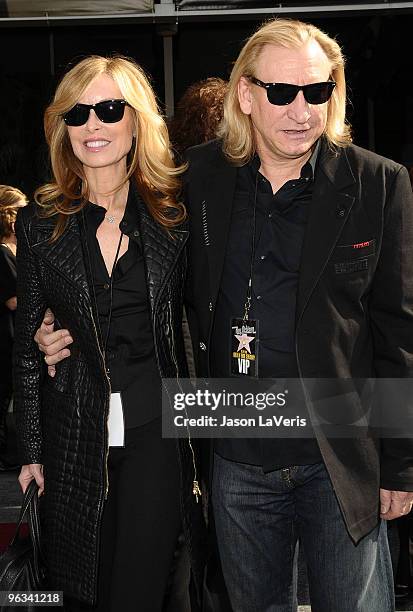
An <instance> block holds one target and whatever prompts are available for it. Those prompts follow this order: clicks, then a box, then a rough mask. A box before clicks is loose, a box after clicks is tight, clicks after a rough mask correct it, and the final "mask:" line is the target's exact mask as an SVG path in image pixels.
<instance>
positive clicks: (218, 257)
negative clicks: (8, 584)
mask: <svg viewBox="0 0 413 612" xmlns="http://www.w3.org/2000/svg"><path fill="white" fill-rule="evenodd" d="M344 64H345V62H344V57H343V53H342V50H341V48H340V46H339V45H338V43H337V42H336V41H335V40H334V39H332V38H331V37H330V36H329V35H328V34H326V33H325V32H323V31H321V30H320V29H319V28H317V27H315V26H313V25H311V24H307V23H303V22H300V21H294V20H287V19H275V20H272V21H269V22H268V23H266V24H264V25H263V26H261V27H260V28H259V29H258V30H257V31H256V32H255V33H254V34H252V36H251V37H250V38H249V40H247V41H246V43H245V45H244V46H243V48H242V50H241V52H240V54H239V56H238V58H237V60H236V62H235V64H234V66H233V69H232V72H231V76H230V79H229V82H228V83H226V82H225V81H223V80H221V79H207V80H205V81H202V82H200V83H198V84H195V85H193V86H191V87H190V88H189V90H188V91H187V92H186V93H185V95H184V96H183V98H182V100H181V102H180V104H179V105H178V107H177V114H176V117H175V119H174V121H173V122H172V124H171V125H170V126H169V130H168V126H167V124H166V122H165V120H164V119H163V117H162V113H161V111H160V109H159V106H158V104H157V102H156V98H155V95H154V92H153V90H152V88H151V85H150V82H149V80H148V78H147V76H146V75H145V73H144V71H143V70H142V68H141V67H140V66H139V65H137V64H136V62H134V61H133V60H131V59H127V58H124V57H121V56H114V57H110V58H105V57H101V56H90V57H87V58H84V59H83V60H81V61H79V62H78V63H77V64H76V65H75V66H74V67H72V68H71V69H70V70H69V71H68V72H67V73H66V74H65V75H64V77H63V78H62V80H61V81H60V83H59V85H58V87H57V89H56V92H55V95H54V97H53V100H52V101H51V103H50V104H49V106H48V107H47V109H46V111H45V115H44V128H45V136H46V141H47V144H48V147H49V153H50V162H51V171H52V178H51V180H50V181H49V182H48V183H46V184H45V185H42V186H41V187H40V188H39V189H37V191H36V193H35V195H34V199H33V201H32V202H31V203H30V204H28V205H27V200H26V197H25V196H24V195H23V194H22V193H21V192H19V191H18V190H16V189H13V188H9V187H2V188H1V189H0V234H1V242H2V246H1V250H0V265H1V269H0V273H1V283H2V284H1V289H0V296H1V302H2V305H1V308H2V310H1V317H2V319H1V321H2V330H1V334H2V343H1V346H2V353H1V355H2V356H1V358H2V365H3V368H2V371H4V372H6V373H7V376H6V378H5V380H6V379H7V380H6V384H5V385H4V392H3V379H2V386H1V389H2V397H1V404H0V444H1V446H0V452H3V450H4V447H5V440H6V424H5V423H6V420H5V417H6V414H7V412H8V407H9V403H10V397H11V392H12V383H11V349H10V347H11V345H12V329H13V323H14V317H15V337H14V353H13V354H14V357H13V362H14V378H13V382H14V391H13V413H14V416H15V419H16V428H17V441H18V450H19V460H20V462H21V466H22V467H21V471H20V475H19V482H20V485H21V488H22V490H23V491H25V489H26V487H27V485H28V484H29V482H30V481H31V480H33V479H35V480H36V482H37V484H38V486H39V493H40V495H41V514H42V527H43V548H44V553H45V558H46V561H47V585H46V586H47V588H48V589H51V590H62V591H63V592H64V596H65V603H64V606H65V608H64V609H65V610H68V611H74V612H75V611H78V610H95V611H99V612H103V611H104V612H118V611H119V610H122V611H124V612H129V611H131V612H132V611H136V610H142V611H145V612H156V611H159V612H160V611H161V610H168V611H170V612H185V611H190V610H193V611H196V610H203V611H204V612H205V611H206V610H209V611H210V612H214V611H216V612H220V611H225V610H228V611H230V610H233V611H234V612H244V611H245V612H264V611H268V612H291V611H292V610H294V609H296V607H297V593H296V557H297V555H296V552H297V545H298V542H299V543H300V546H302V547H303V549H304V553H305V557H306V561H307V566H308V581H309V588H310V597H311V605H312V610H313V612H372V611H373V610H374V612H393V611H394V609H395V607H394V606H395V604H394V601H395V599H394V585H393V573H392V564H391V558H390V552H389V545H388V540H387V530H386V521H389V520H392V519H397V518H399V517H407V515H408V514H409V512H410V510H411V507H412V504H413V460H412V457H413V442H412V439H411V438H410V437H404V438H396V439H392V438H385V439H377V437H375V436H374V435H370V434H369V433H367V435H365V436H364V437H363V436H362V437H360V436H353V437H337V436H334V435H333V436H328V435H326V434H325V432H324V430H323V429H322V427H320V426H319V425H318V424H317V419H316V418H315V417H316V416H317V413H316V406H317V405H318V404H319V403H320V402H321V403H323V405H324V406H325V405H326V403H327V406H329V407H330V408H329V409H330V410H334V404H333V403H332V399H331V397H332V391H331V387H329V388H328V389H327V390H325V387H324V386H323V385H321V386H318V385H317V384H308V383H307V381H308V380H319V379H320V380H322V379H323V380H325V379H328V380H330V381H343V380H345V381H351V393H347V394H346V398H345V400H346V402H347V404H346V410H348V411H350V412H351V413H352V414H353V413H354V414H355V413H357V409H358V406H359V395H360V389H359V388H358V382H357V381H358V380H360V379H366V378H368V379H370V378H371V379H373V378H394V379H399V378H406V377H407V378H409V377H411V376H412V374H413V194H412V189H411V185H410V181H409V175H408V172H407V171H406V169H405V168H404V167H402V166H401V165H399V164H397V163H395V162H393V161H391V160H388V159H385V158H383V157H380V156H378V155H376V154H375V153H372V152H370V151H367V150H364V149H361V148H360V147H357V146H356V145H355V144H353V143H352V138H351V127H350V125H349V123H348V121H347V119H346V81H345V65H344ZM194 145H197V146H194ZM188 147H190V148H189V149H188ZM20 208H21V210H19V211H18V209H20ZM17 213H18V214H17ZM16 216H17V219H16ZM16 242H17V289H16V284H15V283H16V261H15V257H16ZM16 296H17V297H16ZM184 310H185V314H186V316H185V317H184ZM184 318H185V320H187V325H186V326H185V327H184V329H183V325H182V322H183V319H184ZM242 325H245V326H246V327H248V330H250V331H249V334H250V336H249V344H250V345H252V346H253V348H252V349H251V346H250V348H248V351H249V353H250V354H251V350H252V352H253V356H254V360H253V361H254V366H253V367H252V368H249V369H248V368H246V369H245V370H243V371H239V372H238V377H239V378H243V379H244V383H247V384H254V380H253V379H267V378H268V379H300V380H301V381H302V391H301V392H300V394H299V398H298V401H299V402H300V403H301V405H302V406H303V407H304V409H305V414H306V416H307V417H308V420H309V423H310V424H311V425H310V427H311V435H310V436H307V437H305V438H303V437H298V436H297V437H290V438H284V439H281V438H267V439H260V438H248V437H244V438H223V439H216V440H195V439H194V438H192V437H191V436H190V435H188V436H187V437H186V438H179V439H173V438H166V437H162V379H167V378H178V379H179V378H187V377H188V376H189V370H188V361H189V362H190V366H191V368H190V369H191V374H196V376H197V377H200V378H203V379H208V378H216V379H230V378H231V377H233V376H234V367H233V360H234V359H235V357H234V355H237V354H238V353H236V352H235V353H234V352H233V351H232V350H231V346H232V340H231V339H232V336H233V329H234V328H236V327H237V326H242ZM3 334H4V335H3ZM3 337H4V339H5V342H3ZM5 347H7V350H6V348H5ZM238 350H239V349H238ZM188 355H189V359H188ZM329 402H330V403H329ZM407 409H408V407H406V410H407ZM189 433H190V432H189ZM0 460H1V463H0V468H2V467H3V468H4V469H11V468H12V467H13V466H8V465H7V461H6V460H5V459H3V456H2V455H1V456H0ZM408 537H409V536H408V535H407V538H408ZM326 585H328V586H326Z"/></svg>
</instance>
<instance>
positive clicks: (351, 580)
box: [212, 454, 394, 612]
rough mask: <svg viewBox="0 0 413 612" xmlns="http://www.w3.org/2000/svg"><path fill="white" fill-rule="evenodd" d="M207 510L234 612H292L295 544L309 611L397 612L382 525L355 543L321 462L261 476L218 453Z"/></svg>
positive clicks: (258, 470) (254, 468)
mask: <svg viewBox="0 0 413 612" xmlns="http://www.w3.org/2000/svg"><path fill="white" fill-rule="evenodd" d="M212 505H213V510H214V517H215V523H216V532H217V539H218V548H219V553H220V557H221V562H222V567H223V572H224V578H225V583H226V586H227V589H228V593H229V597H230V600H231V605H232V607H233V610H234V612H293V611H294V612H295V611H296V610H297V601H296V584H295V583H296V576H295V571H296V570H295V566H296V562H295V557H296V549H297V539H299V541H300V545H301V546H303V548H304V553H305V557H306V560H307V566H308V579H309V588H310V599H311V606H312V612H394V594H393V575H392V566H391V560H390V551H389V546H388V541H387V529H386V524H385V523H384V522H381V523H379V524H378V526H377V527H376V528H375V529H374V530H373V531H371V532H370V533H369V534H368V535H366V536H365V537H364V538H363V539H362V540H361V541H360V542H359V543H358V544H357V545H354V543H353V541H352V540H351V538H350V536H349V534H348V532H347V530H346V526H345V523H344V520H343V517H342V514H341V511H340V507H339V504H338V502H337V498H336V496H335V493H334V490H333V487H332V485H331V481H330V478H329V476H328V473H327V470H326V468H325V467H324V464H323V463H316V464H314V465H300V466H292V467H290V468H286V469H281V470H275V471H273V472H269V473H264V472H263V470H262V468H261V467H257V466H253V465H247V464H242V463H236V462H234V461H228V460H226V459H223V458H222V457H220V456H218V455H216V454H215V459H214V475H213V483H212Z"/></svg>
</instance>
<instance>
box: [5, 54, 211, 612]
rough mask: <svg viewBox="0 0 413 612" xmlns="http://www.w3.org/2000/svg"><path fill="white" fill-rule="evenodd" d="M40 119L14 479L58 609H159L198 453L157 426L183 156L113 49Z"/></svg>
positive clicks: (182, 371) (22, 265) (135, 70)
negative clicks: (40, 342)
mask: <svg viewBox="0 0 413 612" xmlns="http://www.w3.org/2000/svg"><path fill="white" fill-rule="evenodd" d="M44 124H45V133H46V138H47V142H48V145H49V148H50V157H51V165H52V170H53V180H52V181H51V182H50V183H48V184H47V185H44V186H43V187H42V188H40V189H39V190H38V191H37V193H36V196H35V203H33V204H30V205H29V206H28V207H27V209H26V210H25V211H24V212H23V214H21V215H19V218H18V221H17V233H18V236H19V241H20V245H19V247H20V248H19V253H18V272H19V277H18V280H19V282H18V300H19V311H18V316H17V323H16V359H15V361H16V364H15V365H16V368H15V383H16V389H17V392H16V411H17V418H18V437H19V443H20V447H21V453H22V463H23V467H22V470H21V474H20V477H19V480H20V484H21V486H22V488H23V490H24V489H25V488H26V486H27V484H28V482H30V480H31V479H33V478H35V479H36V481H37V483H38V484H39V487H40V490H41V491H43V492H44V496H43V520H44V530H43V533H44V547H45V553H46V559H47V564H48V571H49V586H50V588H53V589H60V590H63V591H64V594H65V596H66V599H65V602H66V607H67V609H70V610H72V609H74V610H77V609H79V608H81V609H83V607H81V606H83V605H85V604H86V606H87V608H86V609H89V607H90V606H93V607H92V609H94V610H99V611H101V610H108V611H113V612H115V611H116V612H117V611H119V610H122V612H127V611H129V610H130V611H132V610H134V611H135V610H148V611H149V610H150V611H151V612H152V611H153V612H155V611H157V610H161V609H163V606H166V605H167V604H168V597H169V600H170V599H171V597H172V595H171V592H172V591H174V592H175V593H176V592H178V591H179V592H180V593H181V597H180V598H178V600H175V601H174V604H173V609H174V610H186V609H188V606H189V597H188V588H187V585H188V582H189V575H186V574H185V572H184V573H183V576H184V577H183V578H182V581H183V584H179V585H178V587H176V584H175V585H172V586H171V583H172V582H173V581H172V577H171V575H172V561H173V558H174V554H175V552H176V550H177V542H178V537H179V536H180V534H181V531H182V530H183V531H184V536H185V540H186V541H188V540H189V538H191V543H192V547H191V550H192V551H196V549H197V546H196V537H197V535H198V533H199V531H198V530H197V529H196V528H195V525H194V521H198V518H199V514H198V510H199V507H200V504H198V505H197V504H196V502H197V499H196V497H195V496H194V495H193V489H195V491H196V492H197V487H196V484H197V483H196V472H195V470H196V463H195V455H194V452H193V447H192V444H190V443H188V441H182V443H181V442H178V441H176V440H172V439H162V436H161V377H171V376H173V377H175V376H178V375H179V376H185V375H186V363H185V358H184V349H183V342H182V335H181V316H182V293H183V291H182V288H183V281H184V276H185V243H186V240H187V231H186V229H185V224H184V222H185V216H186V215H185V209H184V207H183V205H182V204H181V203H180V202H179V199H178V197H179V196H178V194H179V189H180V181H179V175H180V174H181V172H182V170H183V168H182V167H180V168H175V167H174V163H173V160H172V157H171V154H170V151H169V140H168V135H167V130H166V126H165V123H164V121H163V119H162V118H161V116H160V114H159V110H158V108H157V104H156V101H155V97H154V94H153V91H152V89H151V87H150V85H149V82H148V80H147V78H146V76H145V75H144V73H143V71H142V70H141V68H140V67H139V66H137V65H136V64H135V63H134V62H133V61H131V60H128V59H125V58H122V57H114V58H109V59H108V58H103V57H99V56H92V57H88V58H86V59H84V60H82V61H81V62H80V63H79V64H77V65H76V66H75V67H74V68H72V69H71V70H70V71H69V72H68V73H67V74H66V76H65V77H64V78H63V80H62V81H61V83H60V85H59V86H58V88H57V90H56V93H55V96H54V100H53V102H52V103H51V104H50V106H49V107H48V108H47V109H46V112H45V120H44ZM46 307H50V308H51V309H52V311H53V313H54V315H55V327H56V328H57V331H55V332H54V334H55V336H53V337H56V338H57V337H60V338H62V337H64V338H67V339H68V342H69V343H70V349H69V348H67V349H66V350H67V351H68V352H69V351H70V356H69V357H68V358H67V359H65V360H64V361H63V362H62V363H60V364H58V365H57V366H56V371H55V376H54V377H52V378H51V377H49V376H45V371H44V370H45V367H46V365H45V363H44V361H42V360H40V359H39V352H38V349H37V346H36V345H35V343H34V342H33V336H34V333H35V331H36V330H37V328H38V327H39V325H40V323H41V321H42V319H43V316H44V313H45V311H46ZM69 332H70V333H69ZM194 481H195V485H194ZM183 526H184V529H183ZM179 539H180V541H182V539H183V538H179ZM175 558H176V555H175ZM196 568H200V565H197V564H196V560H195V559H194V563H193V564H192V570H193V576H192V577H193V580H192V584H193V585H194V596H195V599H196V596H197V593H199V591H197V588H198V586H199V580H198V578H199V572H196V571H195V569H196ZM80 602H82V604H81V603H80ZM169 605H171V604H169Z"/></svg>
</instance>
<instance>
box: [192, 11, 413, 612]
mask: <svg viewBox="0 0 413 612" xmlns="http://www.w3.org/2000/svg"><path fill="white" fill-rule="evenodd" d="M343 64H344V62H343V57H342V54H341V51H340V48H339V46H338V45H337V43H336V42H335V41H334V40H332V39H331V38H329V37H328V36H327V35H325V34H324V33H322V32H320V30H318V29H317V28H315V27H314V26H311V25H307V24H303V23H300V22H295V21H287V20H282V19H277V20H275V21H272V22H270V23H267V24H266V25H264V26H263V27H262V28H260V29H259V30H258V31H257V32H256V33H255V34H254V35H253V36H252V37H251V38H250V39H249V41H248V42H247V43H246V45H245V46H244V48H243V49H242V51H241V53H240V55H239V57H238V60H237V62H236V63H235V65H234V68H233V70H232V74H231V79H230V83H229V92H228V95H227V98H226V103H225V112H224V122H223V126H222V130H221V136H222V140H221V141H219V142H213V143H210V144H208V145H206V146H201V147H198V148H195V149H193V150H191V151H190V153H189V162H190V167H189V172H188V177H187V187H186V203H187V206H188V212H189V219H190V230H191V239H190V240H191V246H190V255H189V261H190V265H191V277H190V281H191V282H190V289H191V290H190V296H189V303H188V304H187V306H186V308H187V314H188V320H189V323H190V329H191V333H192V339H193V344H194V351H195V360H196V365H197V371H198V373H199V374H200V375H210V376H213V377H217V378H225V377H229V376H230V372H229V369H230V366H229V363H230V355H229V350H228V344H229V342H228V340H229V337H230V327H232V325H231V323H230V322H231V321H233V319H234V318H236V317H242V315H243V313H244V304H245V302H246V296H247V294H248V283H249V279H250V271H251V269H252V275H251V278H252V295H251V307H250V309H249V313H248V318H249V319H250V320H252V321H256V320H258V322H259V327H258V331H259V346H260V348H259V354H258V375H259V376H260V377H292V378H293V377H298V376H299V377H303V378H313V377H317V378H342V379H350V378H361V377H373V376H378V377H405V376H411V375H412V372H413V248H412V247H413V202H412V194H411V188H410V184H409V180H408V176H407V172H406V171H405V170H404V169H402V168H401V167H400V166H398V165H397V164H395V163H393V162H391V161H389V160H385V159H383V158H381V157H378V156H377V155H374V154H372V153H370V152H367V151H364V150H362V149H359V148H358V147H355V146H353V145H351V144H350V138H349V128H348V126H347V125H346V123H345V101H346V94H345V79H344V67H343ZM331 81H333V82H335V86H334V85H333V84H331ZM274 84H276V85H274ZM286 84H289V85H286ZM254 227H255V243H254V241H253V240H252V235H253V228H254ZM251 257H252V266H251V265H250V263H251ZM247 305H248V304H246V306H247ZM307 399H308V400H311V397H308V396H307ZM308 403H309V405H308V410H309V412H310V415H311V416H313V414H312V413H311V405H310V401H309V402H308ZM315 433H316V435H317V440H315V439H301V440H299V439H297V440H290V439H289V440H285V439H279V440H265V441H262V442H260V441H258V440H218V441H216V443H215V456H214V471H213V479H212V506H213V510H214V518H215V523H216V530H217V540H218V546H219V552H220V557H221V561H222V566H223V571H224V577H225V582H226V586H227V588H228V592H229V596H230V599H231V604H232V607H233V609H234V610H236V611H237V612H241V611H244V610H245V612H247V611H248V612H252V611H257V612H264V611H267V610H268V611H271V612H275V611H277V612H287V611H290V610H292V607H293V602H294V588H293V566H294V564H293V561H294V552H295V542H296V538H297V536H299V538H300V541H301V543H302V545H303V547H304V551H305V556H306V559H307V563H308V569H309V583H310V593H311V603H312V609H313V611H317V612H350V611H351V612H373V611H374V612H384V611H386V612H390V611H391V610H393V609H394V604H393V592H392V573H391V563H390V557H389V551H388V545H387V541H386V532H385V525H382V524H380V523H379V514H380V512H381V517H382V518H384V519H393V518H395V517H397V516H400V515H402V514H405V513H407V512H408V511H409V510H410V507H411V504H412V499H413V495H412V493H409V492H408V491H413V459H412V454H413V453H412V445H411V444H410V442H409V443H408V442H407V441H389V442H387V443H386V445H385V446H384V445H383V446H384V448H382V449H381V454H380V451H379V450H378V448H377V447H376V444H375V442H374V440H372V439H371V438H365V439H361V438H358V439H337V438H331V439H326V438H325V437H324V436H323V435H322V432H319V430H318V429H315ZM392 442H393V443H392ZM405 453H407V455H406V454H405ZM380 478H381V481H380ZM380 486H381V488H380ZM379 501H380V505H381V509H379Z"/></svg>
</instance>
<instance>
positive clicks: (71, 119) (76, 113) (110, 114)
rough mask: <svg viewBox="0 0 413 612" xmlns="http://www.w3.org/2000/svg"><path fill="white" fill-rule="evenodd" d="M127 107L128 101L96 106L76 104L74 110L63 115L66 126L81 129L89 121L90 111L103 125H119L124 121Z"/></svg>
mask: <svg viewBox="0 0 413 612" xmlns="http://www.w3.org/2000/svg"><path fill="white" fill-rule="evenodd" d="M125 106H130V104H128V103H127V102H126V100H103V101H102V102H97V103H96V104H75V105H74V107H73V108H71V109H70V111H68V112H67V113H65V114H64V115H63V119H64V122H65V123H66V125H70V126H72V127H79V126H80V125H84V124H85V123H86V121H87V120H88V119H89V114H90V111H91V110H92V108H93V110H94V111H95V113H96V117H97V118H98V119H100V121H102V122H103V123H117V122H118V121H121V120H122V119H123V114H124V112H125Z"/></svg>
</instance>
